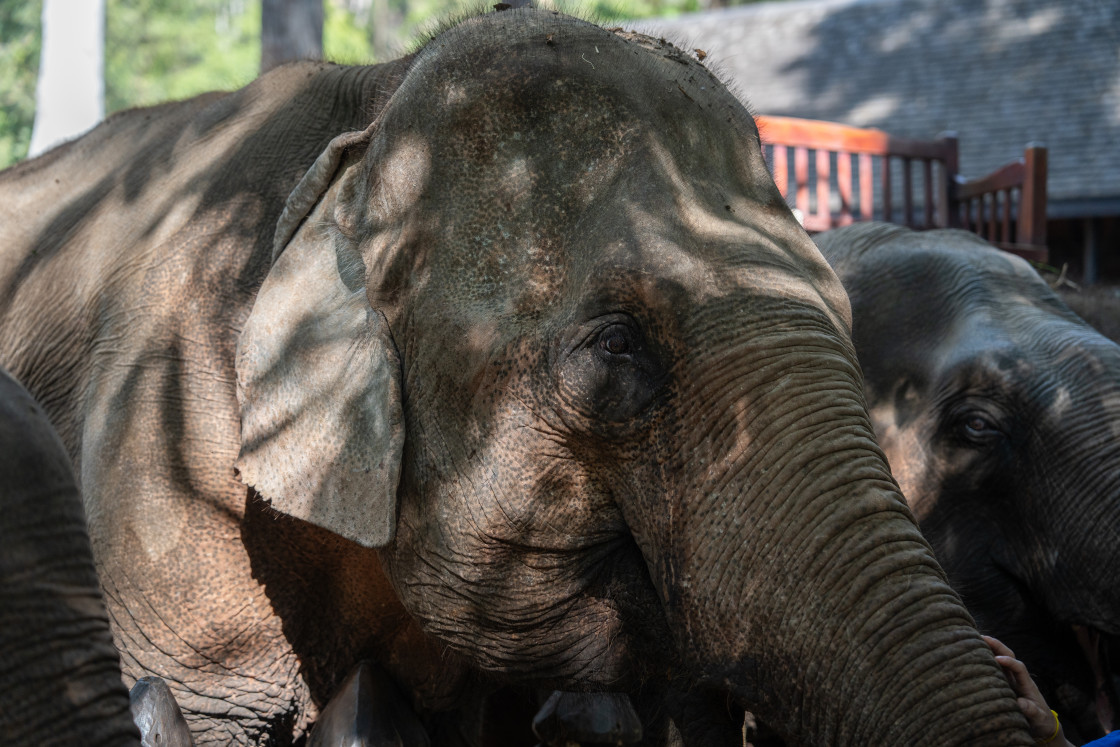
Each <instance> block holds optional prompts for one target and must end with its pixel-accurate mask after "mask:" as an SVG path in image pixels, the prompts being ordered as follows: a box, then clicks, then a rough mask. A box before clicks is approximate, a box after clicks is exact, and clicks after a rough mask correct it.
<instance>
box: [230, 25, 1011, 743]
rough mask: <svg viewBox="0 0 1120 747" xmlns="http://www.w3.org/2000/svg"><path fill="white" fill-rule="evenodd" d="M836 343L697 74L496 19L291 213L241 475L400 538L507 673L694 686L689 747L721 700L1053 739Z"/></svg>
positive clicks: (428, 603)
mask: <svg viewBox="0 0 1120 747" xmlns="http://www.w3.org/2000/svg"><path fill="white" fill-rule="evenodd" d="M848 330H849V307H848V303H847V300H846V298H845V295H844V292H843V290H842V289H841V286H840V284H839V283H838V282H837V279H836V277H835V275H834V274H833V273H832V271H831V270H830V269H829V267H828V266H827V264H826V263H825V262H824V260H823V259H822V258H821V256H820V254H819V253H818V252H817V250H816V249H815V248H814V246H813V244H812V242H811V241H810V240H809V239H808V237H807V235H806V234H805V233H804V232H803V231H802V230H801V228H800V227H799V226H798V224H797V222H796V220H795V219H794V218H793V216H792V215H791V213H790V211H789V210H788V208H787V207H786V205H785V203H784V201H783V200H782V198H781V195H780V194H779V193H778V191H777V190H776V188H775V187H774V185H773V182H772V180H771V179H770V177H769V175H768V173H767V170H766V167H765V164H764V163H763V159H762V154H761V150H760V147H759V141H758V133H757V131H756V129H755V127H754V123H753V120H752V118H751V117H750V115H749V114H748V113H747V112H746V111H745V110H744V109H743V107H742V106H741V105H740V104H739V102H738V101H737V100H736V99H735V98H734V97H732V96H731V95H730V94H729V93H728V92H727V91H726V89H725V88H724V87H723V86H722V85H720V84H719V83H718V81H717V80H716V79H715V78H714V77H713V76H712V75H711V74H710V73H709V72H708V71H707V70H706V69H705V68H703V67H702V66H701V65H700V64H699V63H698V62H696V61H695V60H692V59H690V58H687V57H686V56H685V55H684V54H683V53H682V52H680V51H679V50H677V49H675V48H674V47H671V46H669V45H666V44H664V43H658V42H654V41H651V40H646V39H644V38H642V37H637V36H626V35H618V34H614V33H611V32H609V31H605V30H603V29H600V28H598V27H595V26H593V25H590V24H587V23H584V22H581V21H577V20H575V19H571V18H568V17H565V16H562V15H558V14H556V13H552V12H548V11H542V10H511V11H506V12H501V13H494V14H490V15H487V16H483V17H479V18H474V19H471V20H468V21H466V22H464V23H461V24H459V25H457V26H455V27H454V28H452V29H450V30H448V31H445V32H444V33H442V34H440V35H439V36H437V37H435V39H434V40H433V41H431V42H430V43H429V44H427V45H426V46H425V47H424V48H423V49H422V50H421V51H420V52H419V53H418V55H417V57H416V58H415V60H414V61H413V62H412V63H411V65H410V67H409V69H408V72H407V75H406V76H405V77H404V79H403V81H402V82H401V84H400V85H399V87H398V88H396V89H395V91H394V92H393V94H392V96H391V98H390V99H389V100H388V102H387V103H386V104H385V106H384V108H383V109H382V110H381V111H380V113H379V114H378V116H377V118H376V120H375V121H374V122H373V124H371V125H370V127H369V128H368V129H367V130H366V131H364V132H361V133H354V134H350V135H344V136H341V137H340V138H338V139H336V141H335V142H334V143H333V144H332V146H331V147H330V148H329V149H328V150H327V151H326V152H325V153H324V154H323V155H322V156H321V157H320V159H319V160H318V161H317V162H316V164H315V166H314V167H313V168H312V169H311V171H310V172H309V173H308V174H307V176H306V177H304V179H303V181H302V182H301V184H300V186H299V187H298V188H297V189H296V191H295V192H294V193H293V194H292V196H291V198H290V199H289V201H288V205H287V207H286V209H285V213H284V217H283V219H282V220H281V223H280V226H279V228H278V230H277V240H276V247H275V261H274V264H273V266H272V268H271V271H270V272H269V274H268V277H267V278H266V280H265V281H264V284H263V286H262V287H261V289H260V292H259V294H258V296H257V298H256V301H255V304H254V306H253V309H252V312H251V315H250V316H249V318H248V320H247V322H246V323H245V326H244V329H243V331H242V333H241V338H240V341H239V345H238V352H237V375H238V398H239V402H240V405H241V418H242V433H241V439H242V441H241V454H240V457H239V459H238V462H237V467H238V470H239V471H240V475H241V478H242V480H243V481H244V482H245V483H246V484H248V485H250V486H252V487H253V488H254V489H255V490H256V491H257V493H259V495H260V496H262V497H263V498H264V499H266V500H268V501H270V502H271V505H272V507H273V508H274V509H276V510H277V511H279V512H282V513H285V514H289V515H291V516H295V517H298V518H300V519H303V520H305V521H309V522H311V523H313V524H316V525H318V526H320V527H323V528H326V529H329V530H331V531H333V532H336V533H338V534H340V535H342V536H344V537H346V538H348V539H350V540H353V541H354V542H357V543H360V544H362V545H364V546H366V547H374V548H379V555H380V559H381V562H382V564H383V566H384V568H385V569H386V572H387V575H388V577H389V579H390V580H391V582H392V585H393V587H394V589H395V590H396V593H397V594H398V595H399V597H400V600H401V602H402V603H403V605H404V606H405V607H406V608H407V610H408V611H409V612H410V613H411V614H412V615H413V616H414V617H415V618H417V619H418V620H419V621H420V622H421V623H422V625H423V627H424V630H425V631H426V632H427V633H429V634H431V635H433V636H434V637H436V638H437V639H438V640H439V641H441V642H443V644H444V645H446V646H449V647H450V648H451V649H453V650H454V651H456V652H458V653H460V654H462V655H464V656H465V657H466V658H467V659H468V660H470V661H471V662H473V663H474V665H476V666H477V667H478V668H480V669H481V670H483V671H485V672H486V673H488V674H489V675H491V676H493V677H497V678H499V679H502V680H504V681H507V682H523V683H533V684H535V685H537V686H546V687H558V688H566V689H575V690H579V689H612V690H626V691H629V692H631V693H634V694H638V693H641V694H643V695H648V694H649V693H659V692H662V691H664V690H666V689H670V690H673V691H675V692H687V693H689V695H690V698H691V699H692V700H691V702H697V701H699V702H703V703H706V704H708V707H707V710H706V711H704V709H703V708H700V709H699V711H704V715H703V716H700V717H697V718H692V717H690V716H689V715H688V714H692V713H697V712H698V709H696V708H692V707H690V708H684V707H682V708H680V709H678V710H675V711H672V709H673V708H674V707H675V706H669V707H670V710H671V711H672V712H671V714H670V715H672V716H673V718H674V719H675V720H676V721H677V722H678V726H679V727H680V728H681V731H682V734H683V736H684V738H685V741H686V743H703V744H716V743H724V742H723V741H722V740H726V743H729V744H730V743H738V742H739V740H740V739H741V737H738V736H737V734H738V730H739V727H740V724H739V723H736V722H735V720H734V718H731V719H728V718H727V714H728V712H729V711H728V708H729V706H728V703H731V704H732V706H731V709H732V711H734V709H735V708H741V707H744V706H749V707H750V708H751V709H752V710H753V711H754V712H755V713H757V714H759V715H760V716H761V717H762V718H763V719H764V720H765V721H766V722H767V723H768V724H770V725H771V726H772V727H773V728H774V729H776V730H777V731H778V732H779V733H780V734H782V735H783V736H785V737H786V738H787V739H789V740H790V741H791V742H794V743H808V744H915V745H916V744H934V743H936V744H947V743H954V744H955V743H964V742H969V743H970V744H971V743H975V744H981V743H983V744H996V743H999V744H1029V741H1028V737H1027V735H1026V732H1025V731H1024V730H1022V724H1023V721H1022V718H1021V716H1020V715H1019V714H1018V712H1017V710H1016V706H1015V703H1014V701H1013V700H1012V699H1011V697H1010V692H1009V690H1008V689H1007V687H1006V684H1005V682H1004V680H1003V678H1002V675H1001V674H1000V672H999V670H998V668H997V667H996V665H995V664H994V662H993V660H992V657H991V655H990V654H989V653H988V651H987V650H986V648H985V647H984V644H983V643H982V642H981V640H980V638H979V636H978V635H977V633H976V632H975V630H974V629H973V627H972V624H971V619H970V617H969V616H968V614H967V612H966V610H965V609H964V607H963V606H962V605H961V604H960V602H959V599H958V598H957V596H956V595H955V594H954V593H953V591H952V590H951V589H950V588H949V587H948V585H947V583H946V582H945V579H944V576H943V574H942V572H941V570H940V569H939V567H938V566H937V564H936V562H935V560H934V558H933V555H932V553H931V552H930V549H929V546H928V545H927V544H926V542H925V541H924V540H923V539H922V537H921V535H920V534H919V532H918V530H917V527H916V525H915V523H914V521H913V519H912V517H911V515H910V512H909V510H908V509H907V508H906V505H905V502H904V501H903V499H902V498H901V496H900V495H899V493H898V492H897V490H896V486H895V484H894V482H893V481H892V479H891V477H890V474H889V471H888V468H887V466H886V462H885V461H884V459H883V456H882V453H881V452H880V451H879V449H878V447H877V446H876V444H875V441H874V437H873V434H872V431H871V427H870V424H869V422H868V419H867V414H866V411H865V408H864V403H863V395H862V391H861V381H860V373H859V368H858V365H857V362H856V357H855V353H854V350H853V348H852V346H851V343H850V339H849V331H848ZM903 683H904V684H903ZM666 702H677V701H674V700H673V699H672V698H669V697H668V696H666ZM739 713H740V714H741V711H739ZM712 714H716V715H717V716H718V717H713V716H712ZM709 717H711V718H709ZM719 718H722V719H723V721H724V722H726V723H722V724H721V723H719ZM970 740H972V741H970Z"/></svg>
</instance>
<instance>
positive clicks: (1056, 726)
mask: <svg viewBox="0 0 1120 747" xmlns="http://www.w3.org/2000/svg"><path fill="white" fill-rule="evenodd" d="M1050 713H1051V715H1053V716H1054V733H1053V734H1051V735H1050V736H1048V737H1046V739H1036V740H1034V742H1035V744H1050V743H1051V742H1053V741H1054V737H1056V736H1058V732H1060V731H1061V730H1062V724H1061V722H1060V721H1058V712H1057V711H1055V710H1053V709H1051V711H1050Z"/></svg>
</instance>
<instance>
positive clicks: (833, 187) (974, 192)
mask: <svg viewBox="0 0 1120 747" xmlns="http://www.w3.org/2000/svg"><path fill="white" fill-rule="evenodd" d="M756 121H757V122H758V128H759V134H760V135H761V137H762V144H763V147H764V152H765V154H766V157H767V162H768V164H769V166H770V169H771V172H772V173H773V175H774V181H775V183H776V184H777V185H778V189H779V190H781V192H782V194H783V195H784V196H785V197H786V198H787V199H790V195H791V191H792V203H791V206H792V207H794V208H795V209H796V210H797V211H798V212H799V214H800V218H801V220H802V223H803V225H804V226H805V228H806V230H808V231H811V232H816V231H826V230H828V229H830V228H836V227H838V226H844V225H848V224H849V223H852V222H854V221H857V220H872V219H875V220H884V221H889V222H894V223H901V224H903V225H907V226H910V227H912V228H938V227H946V226H949V227H960V228H966V229H968V230H971V231H974V232H975V233H978V234H980V235H981V236H983V237H984V238H986V239H987V240H988V241H990V242H991V243H992V244H995V245H996V246H998V247H1000V248H1002V249H1006V250H1007V251H1010V252H1014V253H1015V254H1019V255H1021V256H1024V257H1026V258H1028V259H1033V260H1037V261H1042V262H1045V261H1046V260H1047V258H1048V252H1047V249H1046V148H1044V147H1042V146H1029V147H1028V148H1027V150H1026V153H1025V154H1024V157H1023V158H1021V159H1019V160H1018V161H1016V162H1015V163H1012V164H1008V165H1007V166H1004V167H1002V168H1000V169H999V170H997V171H996V172H994V173H992V174H989V175H988V176H985V177H982V178H980V179H975V180H967V179H963V178H962V177H961V176H960V174H959V173H958V162H957V160H958V159H957V138H956V136H955V135H952V134H947V135H943V136H941V137H939V138H937V139H936V140H912V139H908V138H900V137H895V136H893V135H889V134H888V133H885V132H882V131H881V130H874V129H864V128H859V127H849V126H847V125H842V124H838V123H835V122H821V121H816V120H810V119H796V118H793V117H766V116H761V117H758V118H757V120H756ZM791 162H792V169H791V168H790V164H791Z"/></svg>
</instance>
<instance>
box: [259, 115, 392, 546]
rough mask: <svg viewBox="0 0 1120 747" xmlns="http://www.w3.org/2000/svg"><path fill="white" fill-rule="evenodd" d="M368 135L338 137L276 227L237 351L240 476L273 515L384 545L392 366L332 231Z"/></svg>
mask: <svg viewBox="0 0 1120 747" xmlns="http://www.w3.org/2000/svg"><path fill="white" fill-rule="evenodd" d="M368 132H369V131H367V132H366V133H352V134H349V135H343V136H341V137H339V138H336V140H335V141H334V142H333V143H332V144H331V147H329V148H328V149H327V151H326V152H324V154H323V155H322V156H320V157H319V159H318V160H317V161H316V163H315V165H314V166H313V167H312V169H311V170H310V171H309V172H308V174H307V175H306V176H305V177H304V179H303V181H301V182H300V184H299V186H298V187H297V188H296V190H295V191H294V192H293V193H292V196H291V197H289V199H288V203H287V206H286V207H285V210H284V215H283V217H282V218H281V221H280V224H279V225H278V227H277V234H276V247H275V249H274V256H275V260H274V262H273V266H272V269H271V270H270V271H269V274H268V276H267V277H266V278H265V281H264V283H263V284H262V285H261V289H260V292H259V293H258V294H257V298H256V302H255V303H254V305H253V310H252V312H251V313H250V315H249V318H248V320H247V322H246V324H245V327H244V329H243V330H242V332H241V337H240V339H239V341H238V346H237V398H238V403H239V404H240V407H241V453H240V455H239V456H238V459H237V469H238V471H239V472H240V475H241V479H242V481H243V482H244V483H245V484H247V485H250V486H251V487H253V488H254V489H255V490H256V491H257V492H258V493H259V494H260V495H261V496H262V497H263V498H265V499H266V500H268V501H270V502H271V504H272V507H273V508H274V509H276V510H277V511H280V512H282V513H285V514H288V515H291V516H294V517H296V518H299V519H303V520H304V521H308V522H310V523H312V524H315V525H316V526H319V527H322V528H324V529H327V530H329V531H332V532H335V533H336V534H340V535H342V536H343V537H346V538H347V539H350V540H353V541H355V542H358V543H359V544H361V545H363V546H365V547H381V546H384V545H386V544H388V543H389V542H390V541H392V539H393V533H394V530H395V525H396V513H397V500H396V494H397V483H398V480H399V476H400V465H401V451H402V449H403V445H404V426H403V417H402V411H401V369H400V358H399V355H398V352H397V349H396V346H395V345H394V344H393V340H392V337H391V335H390V331H389V326H388V322H387V321H386V319H385V317H384V316H383V315H382V314H381V313H380V312H379V311H377V310H375V309H373V308H371V307H370V305H369V302H368V300H367V298H366V289H365V277H364V274H365V273H364V266H363V264H362V260H361V256H360V255H359V253H358V251H357V250H356V248H355V247H354V246H353V244H352V242H350V241H348V240H346V239H345V238H344V237H343V236H342V234H341V232H340V231H339V229H338V227H337V226H335V225H334V223H333V212H334V208H335V205H336V204H337V203H338V201H339V194H340V193H341V192H343V191H345V189H346V181H347V178H348V176H350V175H349V174H347V173H345V172H356V171H358V166H357V165H351V166H350V167H349V169H346V168H344V162H345V161H347V160H350V161H354V159H347V151H348V150H349V149H353V148H355V147H356V146H362V145H365V144H366V143H367V142H368ZM340 170H342V171H343V172H344V173H343V174H342V175H341V176H339V174H338V172H339V171H340ZM336 176H338V178H335V177H336ZM350 178H352V176H350ZM309 212H310V214H308V213H309Z"/></svg>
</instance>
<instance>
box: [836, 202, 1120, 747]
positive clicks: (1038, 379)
mask: <svg viewBox="0 0 1120 747" xmlns="http://www.w3.org/2000/svg"><path fill="white" fill-rule="evenodd" d="M817 243H818V245H819V246H820V247H821V250H822V251H823V252H824V254H825V257H826V258H827V259H828V260H829V262H830V263H831V264H832V266H833V268H834V269H836V271H837V273H838V274H839V276H840V278H841V281H842V282H843V284H844V287H845V289H846V290H847V291H848V293H849V295H850V298H851V302H852V314H853V319H854V330H853V337H854V340H855V344H856V350H857V352H858V353H859V359H860V363H861V364H862V366H863V371H864V376H865V377H866V391H867V399H868V405H869V408H870V412H871V418H872V422H873V424H874V426H875V431H876V433H877V434H878V436H879V439H880V443H881V444H882V446H883V448H884V450H885V451H886V453H887V456H888V459H889V461H890V464H891V468H892V469H893V471H894V474H895V477H896V478H897V479H898V482H899V485H900V486H901V488H902V491H903V493H904V494H905V496H906V498H907V500H908V501H909V502H910V504H911V506H912V507H913V509H914V512H915V514H916V516H917V518H918V519H919V521H920V524H921V527H922V532H923V533H924V534H925V536H926V537H927V539H929V541H930V542H931V544H932V545H933V547H934V550H935V552H936V554H937V557H938V560H940V561H941V563H942V565H943V566H944V567H945V569H946V571H947V572H948V574H949V579H950V581H951V582H952V584H953V586H954V588H955V589H956V590H957V591H959V592H960V593H961V595H962V597H963V599H964V601H965V603H966V604H967V606H968V608H969V610H970V611H971V612H972V614H973V615H974V616H975V618H976V621H977V623H978V625H979V626H980V629H981V630H982V631H983V632H986V633H990V634H992V635H994V636H996V637H997V638H999V639H1001V640H1002V641H1004V642H1005V643H1007V644H1008V645H1010V646H1011V648H1013V649H1014V651H1015V653H1016V655H1017V656H1019V658H1021V659H1022V660H1023V661H1024V662H1025V663H1026V664H1027V666H1028V667H1029V669H1030V671H1031V674H1033V675H1034V676H1035V677H1036V679H1037V680H1038V683H1039V686H1040V688H1041V689H1042V691H1043V693H1044V695H1045V696H1046V698H1047V699H1048V701H1049V702H1050V703H1051V704H1052V705H1054V706H1055V707H1056V708H1057V709H1058V710H1059V711H1060V712H1061V713H1062V718H1063V723H1064V724H1065V725H1066V726H1065V728H1066V731H1067V734H1069V735H1070V737H1071V738H1073V739H1084V738H1093V737H1094V736H1100V735H1101V734H1102V733H1103V729H1109V730H1111V729H1112V728H1114V726H1115V724H1114V723H1113V714H1114V713H1116V712H1117V711H1116V708H1117V699H1116V691H1115V687H1114V684H1113V677H1114V671H1113V670H1112V668H1111V667H1110V665H1109V649H1111V650H1112V653H1113V655H1115V654H1116V653H1117V649H1116V643H1115V641H1116V638H1115V636H1116V635H1117V634H1118V633H1120V578H1118V577H1117V574H1116V568H1117V567H1118V563H1120V544H1118V543H1117V542H1116V526H1117V523H1118V521H1120V502H1118V499H1120V346H1117V345H1116V344H1115V343H1113V342H1111V341H1110V340H1108V339H1106V338H1105V337H1103V336H1102V335H1100V334H1098V333H1097V332H1096V331H1095V330H1094V329H1092V328H1091V327H1089V326H1088V325H1087V324H1085V323H1084V322H1083V321H1081V320H1080V319H1079V318H1077V317H1076V316H1075V315H1074V314H1073V313H1071V312H1070V311H1069V309H1068V308H1066V306H1065V305H1064V304H1063V303H1062V302H1061V300H1059V299H1058V297H1057V296H1056V295H1055V294H1054V293H1053V292H1052V291H1051V290H1050V288H1049V287H1048V286H1047V285H1046V283H1045V282H1044V281H1043V280H1042V279H1041V278H1040V277H1039V276H1038V273H1036V272H1035V271H1034V270H1033V269H1032V268H1031V267H1030V265H1028V264H1027V263H1026V262H1025V261H1023V260H1021V259H1019V258H1017V257H1014V256H1012V255H1010V254H1006V253H1004V252H1000V251H998V250H996V249H995V248H993V247H991V246H990V245H988V244H986V243H985V242H984V241H982V240H980V239H978V238H977V237H975V236H973V235H972V234H968V233H964V232H961V231H930V232H922V233H917V232H913V231H909V230H907V229H902V228H898V227H893V226H888V225H882V224H879V225H875V224H864V225H857V226H852V227H849V228H844V229H839V230H836V231H833V232H830V233H826V234H821V235H820V236H819V237H817Z"/></svg>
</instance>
